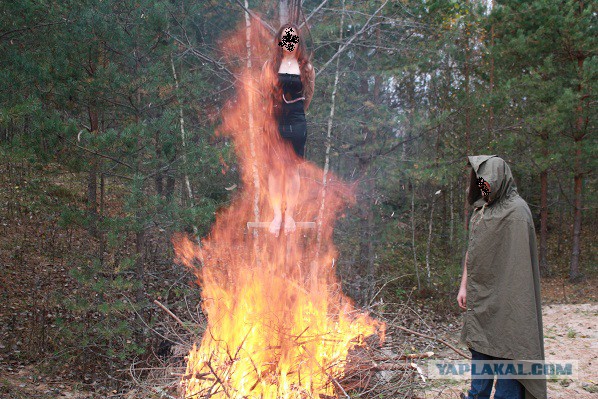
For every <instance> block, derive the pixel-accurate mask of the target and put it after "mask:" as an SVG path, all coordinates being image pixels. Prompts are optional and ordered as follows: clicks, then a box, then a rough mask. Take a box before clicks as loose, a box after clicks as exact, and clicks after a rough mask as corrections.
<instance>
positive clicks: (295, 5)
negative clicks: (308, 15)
mask: <svg viewBox="0 0 598 399" xmlns="http://www.w3.org/2000/svg"><path fill="white" fill-rule="evenodd" d="M300 15H301V0H279V2H278V19H279V22H280V25H281V26H282V25H284V24H286V23H288V22H290V23H294V24H297V25H299V16H300Z"/></svg>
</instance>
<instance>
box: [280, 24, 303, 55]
mask: <svg viewBox="0 0 598 399" xmlns="http://www.w3.org/2000/svg"><path fill="white" fill-rule="evenodd" d="M298 44H299V36H298V35H297V32H295V29H293V28H286V29H285V30H284V31H283V32H282V36H281V37H280V41H279V42H278V45H279V46H280V47H282V48H283V50H284V51H286V52H287V53H292V52H293V51H295V49H296V48H297V45H298Z"/></svg>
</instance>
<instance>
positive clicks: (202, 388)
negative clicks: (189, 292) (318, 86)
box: [174, 26, 414, 399]
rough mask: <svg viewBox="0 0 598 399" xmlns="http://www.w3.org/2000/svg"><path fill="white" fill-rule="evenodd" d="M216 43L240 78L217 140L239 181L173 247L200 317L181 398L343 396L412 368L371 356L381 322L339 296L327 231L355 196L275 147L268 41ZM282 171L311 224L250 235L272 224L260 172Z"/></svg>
mask: <svg viewBox="0 0 598 399" xmlns="http://www.w3.org/2000/svg"><path fill="white" fill-rule="evenodd" d="M249 29H250V31H249ZM222 43H223V49H224V54H225V55H226V56H227V57H228V62H229V65H235V66H236V68H235V69H234V70H235V73H236V76H237V77H238V80H237V83H236V93H235V96H234V97H233V98H232V99H231V100H230V101H229V102H228V103H227V105H226V106H225V107H224V109H223V112H222V125H221V127H220V131H219V134H221V135H224V136H226V137H230V138H232V141H233V142H234V146H235V150H236V153H237V156H238V161H239V164H240V167H241V173H242V175H241V177H242V185H241V190H240V192H239V193H238V195H237V196H236V198H235V199H234V201H233V202H232V204H231V205H230V206H229V207H228V208H227V209H224V210H222V211H221V212H220V213H218V215H217V218H216V222H215V224H214V226H213V229H212V231H211V233H210V234H209V236H208V237H207V238H206V239H205V240H203V241H202V242H201V244H197V243H195V242H192V241H191V240H189V239H187V238H185V237H182V236H179V237H177V238H175V240H174V246H175V252H176V255H177V258H178V260H179V261H181V262H183V263H185V264H186V265H188V266H189V267H191V268H193V270H194V272H195V274H196V276H197V278H198V284H199V286H200V287H201V295H202V300H203V311H204V313H205V314H206V315H207V319H208V324H207V328H206V330H205V333H204V335H203V338H202V341H201V343H199V345H197V346H193V348H192V350H191V351H190V353H189V355H188V357H187V367H186V372H185V374H184V376H183V378H182V382H181V384H182V389H183V391H184V397H185V398H189V399H200V398H238V399H240V398H263V399H268V398H271V399H282V398H289V399H291V398H297V399H298V398H325V397H337V396H343V397H346V395H347V394H346V390H347V389H355V388H364V387H366V386H367V385H368V384H369V382H368V379H369V378H370V376H371V374H372V373H373V372H376V371H381V370H401V369H405V368H407V369H411V371H413V369H414V368H413V367H411V366H410V365H409V362H408V361H407V362H406V361H405V359H406V358H404V357H403V358H400V357H395V358H392V357H387V358H386V359H381V358H375V356H374V355H373V353H374V352H372V351H368V349H367V348H368V345H367V343H375V345H379V344H380V342H381V341H382V340H383V339H384V329H385V326H384V324H383V323H381V322H378V321H376V320H374V319H373V318H371V317H370V316H368V314H366V313H364V312H360V311H359V310H357V309H355V307H354V306H353V303H352V302H351V300H350V299H349V298H347V297H346V296H345V295H343V293H342V292H341V290H340V284H339V282H338V281H337V278H336V274H335V262H336V259H337V253H336V250H335V247H334V246H333V243H332V233H333V225H334V221H335V218H336V216H337V214H338V212H339V211H340V210H341V209H342V208H343V207H345V206H347V205H350V204H351V203H352V201H353V188H352V187H351V186H349V185H347V184H346V183H344V182H342V181H340V180H339V179H338V178H337V177H336V176H334V175H333V174H332V173H329V172H325V171H323V170H322V169H320V168H318V167H317V166H316V165H314V164H312V163H310V162H306V161H304V162H301V160H300V159H298V158H297V157H296V156H295V154H294V153H293V151H292V149H291V148H290V146H289V145H288V144H285V143H283V142H282V140H281V139H280V137H279V133H278V131H277V125H276V122H275V121H274V118H273V116H272V115H273V112H272V106H273V103H272V100H271V97H272V96H270V93H269V92H268V90H269V89H268V88H269V87H271V86H272V84H271V83H272V79H274V78H275V77H272V76H268V74H265V75H264V74H263V73H262V68H261V66H262V65H263V63H264V61H265V59H266V57H267V56H268V51H269V45H270V44H271V43H272V39H271V36H270V35H269V34H268V33H267V32H264V31H263V30H262V29H261V28H260V27H259V26H253V27H251V28H247V30H246V28H245V27H243V28H242V29H240V30H239V31H238V32H235V33H234V34H232V35H231V36H229V37H227V38H226V40H223V42H222ZM248 55H249V57H248ZM284 168H297V169H298V170H299V174H300V176H301V190H300V193H299V199H298V202H297V203H298V205H297V209H296V212H295V220H296V221H298V222H305V224H304V225H303V226H306V227H308V228H307V229H297V231H295V232H294V233H291V234H288V235H285V234H281V235H280V236H278V237H276V236H274V235H272V234H270V233H269V232H268V231H267V229H259V228H255V227H260V226H262V225H264V223H263V222H264V221H269V220H271V219H272V216H273V213H272V210H271V207H270V206H269V204H270V202H271V198H268V195H269V192H268V183H267V174H268V172H269V171H280V170H283V169H284ZM280 201H282V202H284V198H283V196H282V194H281V198H280ZM307 222H311V223H307ZM248 223H249V225H248ZM265 225H267V223H265ZM299 227H301V225H299ZM310 227H311V228H310Z"/></svg>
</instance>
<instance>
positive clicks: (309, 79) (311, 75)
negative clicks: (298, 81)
mask: <svg viewBox="0 0 598 399" xmlns="http://www.w3.org/2000/svg"><path fill="white" fill-rule="evenodd" d="M306 69H307V73H306V75H307V76H306V79H305V83H306V87H305V89H304V91H303V92H304V94H305V102H304V104H305V106H304V109H305V110H306V111H307V109H308V108H309V104H310V103H311V99H312V98H313V96H314V88H315V83H316V71H315V70H314V67H313V66H312V65H311V64H307V68H306Z"/></svg>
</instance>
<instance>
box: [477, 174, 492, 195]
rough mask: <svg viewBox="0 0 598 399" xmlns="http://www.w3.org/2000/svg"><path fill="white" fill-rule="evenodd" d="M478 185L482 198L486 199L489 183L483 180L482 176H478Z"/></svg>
mask: <svg viewBox="0 0 598 399" xmlns="http://www.w3.org/2000/svg"><path fill="white" fill-rule="evenodd" d="M478 187H479V188H480V190H482V195H483V196H484V198H486V199H488V196H489V195H490V193H491V191H490V184H489V183H488V182H487V181H486V180H484V178H483V177H478Z"/></svg>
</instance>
